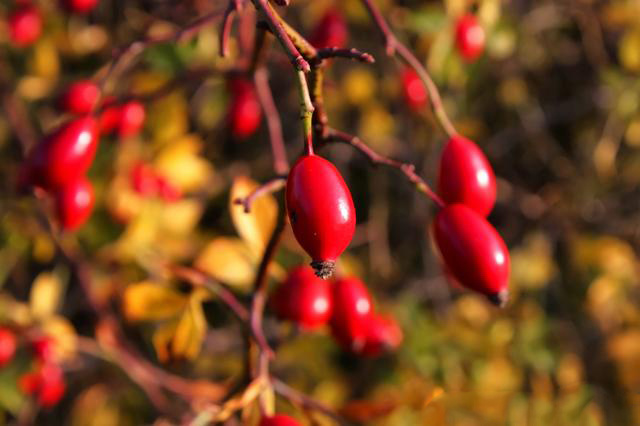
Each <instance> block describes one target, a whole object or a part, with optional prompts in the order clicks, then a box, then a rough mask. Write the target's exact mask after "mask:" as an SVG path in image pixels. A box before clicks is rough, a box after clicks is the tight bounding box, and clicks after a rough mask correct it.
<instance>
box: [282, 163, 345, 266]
mask: <svg viewBox="0 0 640 426" xmlns="http://www.w3.org/2000/svg"><path fill="white" fill-rule="evenodd" d="M286 204H287V213H288V215H289V220H290V221H291V227H292V228H293V233H294V235H295V237H296V239H297V240H298V243H300V245H301V246H302V248H304V249H305V251H306V252H307V253H309V255H310V256H311V258H312V262H311V266H312V267H313V268H314V269H315V270H316V275H318V276H319V277H321V278H324V279H326V278H329V277H330V276H331V274H332V273H333V270H334V267H335V261H336V259H337V258H338V256H340V254H341V253H342V252H343V251H344V250H345V249H346V248H347V246H348V245H349V243H350V242H351V238H352V237H353V233H354V231H355V226H356V217H355V216H356V215H355V208H354V207H353V200H352V199H351V193H350V192H349V188H348V187H347V185H346V184H345V182H344V180H343V179H342V176H341V175H340V172H338V170H337V169H336V168H335V166H334V165H333V164H331V163H330V162H329V161H327V160H325V159H324V158H322V157H319V156H317V155H314V154H307V155H303V156H302V157H300V159H299V160H298V162H297V163H296V164H295V165H294V166H293V168H292V169H291V171H290V172H289V177H288V179H287V190H286Z"/></svg>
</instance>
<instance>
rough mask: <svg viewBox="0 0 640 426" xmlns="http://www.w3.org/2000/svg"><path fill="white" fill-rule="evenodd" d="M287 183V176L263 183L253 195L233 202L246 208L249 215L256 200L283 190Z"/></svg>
mask: <svg viewBox="0 0 640 426" xmlns="http://www.w3.org/2000/svg"><path fill="white" fill-rule="evenodd" d="M286 182H287V178H286V176H277V177H275V178H273V179H270V180H268V181H267V182H265V183H263V184H262V185H260V186H259V187H257V188H256V189H255V190H254V191H253V192H252V193H250V194H249V195H247V196H246V197H244V198H236V199H235V200H233V202H234V204H238V205H242V206H244V212H245V213H249V212H250V211H251V205H252V204H253V202H254V201H255V200H256V198H260V197H262V196H263V195H267V194H271V193H273V192H276V191H279V190H281V189H282V188H284V185H285V183H286Z"/></svg>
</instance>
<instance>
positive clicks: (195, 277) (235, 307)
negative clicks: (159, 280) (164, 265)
mask: <svg viewBox="0 0 640 426" xmlns="http://www.w3.org/2000/svg"><path fill="white" fill-rule="evenodd" d="M169 268H170V270H171V272H172V273H173V274H174V275H175V276H176V277H178V278H180V279H183V280H185V281H187V282H188V283H190V284H191V285H193V286H202V287H206V288H207V289H209V290H211V292H212V293H214V294H216V295H217V296H218V297H220V300H222V301H223V302H224V303H225V304H226V305H227V306H228V307H229V309H231V310H232V311H233V313H234V314H235V315H236V316H237V317H238V319H239V320H240V321H243V322H246V321H248V320H249V311H248V310H247V308H246V307H245V306H244V305H243V304H242V303H241V302H240V301H239V300H238V299H237V298H236V296H235V295H234V294H233V292H232V291H231V290H229V289H228V288H227V287H225V286H224V285H222V284H221V283H219V282H217V281H215V280H212V279H211V278H210V277H209V276H208V275H207V274H205V273H204V272H201V271H198V270H197V269H193V268H188V267H186V266H178V265H175V266H170V267H169Z"/></svg>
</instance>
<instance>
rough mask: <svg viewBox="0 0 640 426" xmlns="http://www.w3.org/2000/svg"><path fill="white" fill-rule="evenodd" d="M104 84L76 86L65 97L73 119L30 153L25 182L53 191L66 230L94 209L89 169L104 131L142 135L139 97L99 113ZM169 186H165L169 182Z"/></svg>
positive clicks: (64, 104) (64, 103) (63, 104)
mask: <svg viewBox="0 0 640 426" xmlns="http://www.w3.org/2000/svg"><path fill="white" fill-rule="evenodd" d="M100 96H101V93H100V88H99V87H98V86H97V85H96V84H95V83H93V82H91V81H88V80H82V81H77V82H75V83H73V84H71V85H70V86H69V87H68V89H67V90H66V91H65V93H64V94H63V95H62V96H61V99H60V105H61V108H62V109H63V110H64V111H65V112H67V113H69V114H71V115H73V116H74V117H73V118H71V119H70V120H68V121H67V122H65V123H64V124H63V125H61V126H60V127H59V128H58V129H56V130H55V131H53V132H52V133H51V134H49V135H48V136H47V137H46V138H45V139H44V140H43V141H41V142H40V143H39V144H38V145H37V146H36V147H35V148H34V149H33V150H32V151H31V152H30V154H29V156H28V158H27V160H26V162H25V164H24V168H23V173H22V174H23V176H22V179H21V181H20V185H21V186H37V187H40V188H43V189H44V190H46V191H47V192H49V193H50V194H52V195H53V198H54V200H55V205H56V212H57V215H58V219H59V220H60V224H61V226H62V228H63V229H65V230H75V229H77V228H79V227H80V226H82V225H83V224H84V223H85V222H86V221H87V219H88V218H89V216H90V215H91V212H92V210H93V205H94V202H95V196H94V191H93V186H92V185H91V182H90V181H89V180H88V179H87V177H86V173H87V171H88V170H89V168H90V167H91V164H92V163H93V160H94V157H95V155H96V151H97V149H98V140H99V137H100V134H106V133H109V132H111V131H113V130H114V129H118V134H119V135H120V136H122V137H126V136H132V135H135V134H136V133H138V132H139V131H140V130H141V128H142V125H143V124H144V117H145V113H144V106H143V105H142V104H141V103H140V102H138V101H129V102H126V103H124V104H122V105H116V104H115V103H113V101H110V102H111V104H107V106H105V107H104V110H103V112H102V114H101V115H100V116H99V118H96V117H97V114H96V112H95V111H96V105H97V104H98V103H99V102H100ZM165 186H166V185H165Z"/></svg>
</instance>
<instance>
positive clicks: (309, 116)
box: [297, 71, 314, 155]
mask: <svg viewBox="0 0 640 426" xmlns="http://www.w3.org/2000/svg"><path fill="white" fill-rule="evenodd" d="M297 75H298V90H299V95H300V118H301V119H302V129H303V131H304V150H305V153H306V154H307V155H313V136H312V130H313V110H314V108H313V104H312V103H311V95H310V94H309V86H307V78H306V77H305V75H304V72H302V71H298V72H297Z"/></svg>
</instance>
